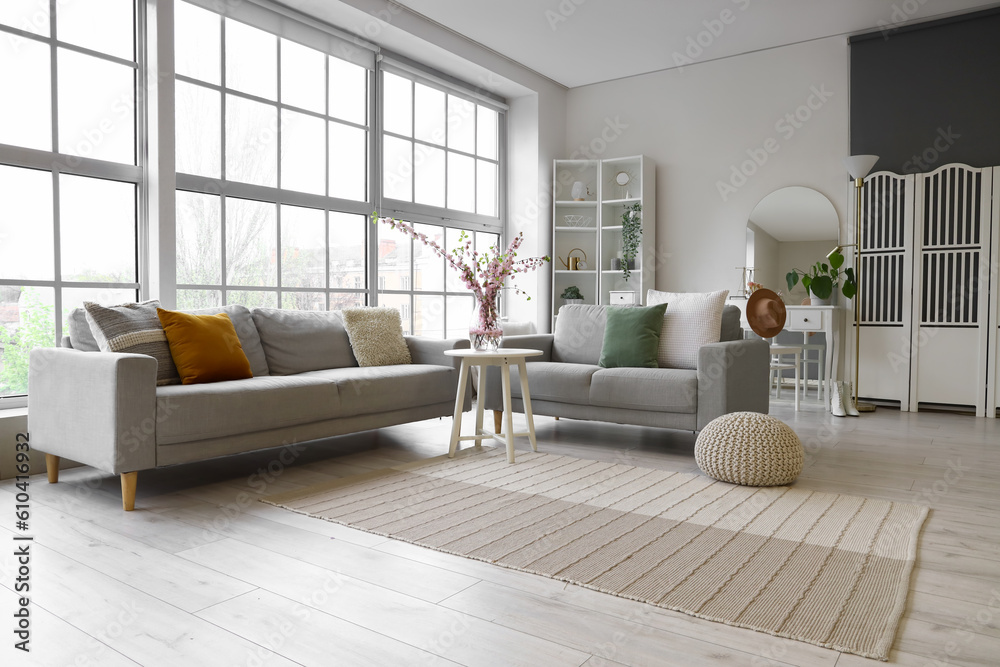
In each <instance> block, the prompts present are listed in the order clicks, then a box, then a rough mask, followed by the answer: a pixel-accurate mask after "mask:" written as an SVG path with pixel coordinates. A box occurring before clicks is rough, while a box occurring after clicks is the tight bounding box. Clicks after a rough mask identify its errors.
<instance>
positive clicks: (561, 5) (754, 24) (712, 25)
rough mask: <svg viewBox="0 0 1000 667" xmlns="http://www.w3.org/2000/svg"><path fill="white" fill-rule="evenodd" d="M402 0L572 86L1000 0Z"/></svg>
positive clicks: (920, 18) (916, 19) (965, 9)
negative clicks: (988, 0)
mask: <svg viewBox="0 0 1000 667" xmlns="http://www.w3.org/2000/svg"><path fill="white" fill-rule="evenodd" d="M348 1H349V0H348ZM396 2H397V3H399V4H401V5H403V6H405V7H407V8H408V9H410V10H412V11H414V12H416V13H418V14H421V15H423V16H424V17H426V18H429V19H431V20H432V21H434V22H436V23H438V24H440V25H442V26H444V27H446V28H448V29H450V30H452V31H454V32H456V33H459V34H461V35H465V36H466V37H468V38H469V39H471V40H473V41H475V42H478V43H480V44H482V45H484V46H486V47H488V48H490V49H492V50H494V51H496V52H498V53H500V54H502V55H503V56H505V57H507V58H509V59H511V60H514V61H516V62H518V63H520V64H522V65H524V66H526V67H528V68H530V69H532V70H534V71H536V72H538V73H539V74H542V75H544V76H546V77H548V78H549V79H552V80H553V81H556V82H558V83H560V84H562V85H564V86H567V87H569V88H574V87H577V86H584V85H587V84H591V83H597V82H600V81H608V80H610V79H619V78H623V77H627V76H634V75H636V74H643V73H646V72H653V71H657V70H662V69H667V68H672V67H676V66H678V64H681V65H688V64H692V63H698V62H704V61H707V60H716V59H719V58H726V57H729V56H734V55H738V54H742V53H749V52H752V51H758V50H761V49H769V48H773V47H777V46H784V45H787V44H793V43H796V42H803V41H808V40H812V39H819V38H823V37H830V36H834V35H849V34H857V33H861V32H866V31H869V30H872V29H879V28H881V27H883V26H884V27H889V28H891V27H893V26H896V25H902V24H905V23H913V22H919V21H926V20H928V19H931V18H940V17H942V16H947V15H952V14H957V13H964V12H968V11H970V10H974V9H980V8H984V7H989V6H994V5H996V4H997V3H996V2H995V1H994V2H985V1H984V0H541V1H540V0H492V1H488V0H396ZM907 10H912V13H910V14H908V13H907ZM699 42H700V44H699Z"/></svg>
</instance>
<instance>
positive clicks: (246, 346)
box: [73, 305, 270, 377]
mask: <svg viewBox="0 0 1000 667" xmlns="http://www.w3.org/2000/svg"><path fill="white" fill-rule="evenodd" d="M181 312H184V313H191V314H192V315H218V314H219V313H225V314H226V315H229V319H230V320H232V322H233V328H234V329H236V337H237V338H239V339H240V346H241V347H242V348H243V354H245V355H247V361H249V362H250V371H251V372H252V373H253V376H254V377H260V376H262V375H269V374H270V372H269V371H268V368H267V358H266V357H265V356H264V348H263V347H261V345H260V336H259V335H258V334H257V327H256V325H254V323H253V318H252V317H251V316H250V309H249V308H247V307H246V306H240V305H233V306H217V307H215V308H198V309H196V310H184V311H181ZM73 347H76V346H75V345H74V346H73Z"/></svg>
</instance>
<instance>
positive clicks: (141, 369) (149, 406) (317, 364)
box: [28, 306, 471, 510]
mask: <svg viewBox="0 0 1000 667" xmlns="http://www.w3.org/2000/svg"><path fill="white" fill-rule="evenodd" d="M189 312H210V313H214V312H226V313H228V314H229V316H230V319H231V320H232V321H233V324H234V326H235V328H236V332H237V335H238V336H239V339H240V344H241V345H242V347H243V351H244V352H245V354H246V355H247V359H248V360H249V361H250V366H251V370H252V371H253V375H254V377H252V378H248V379H245V380H233V381H228V382H215V383H211V384H195V385H169V386H161V387H157V386H156V365H157V364H156V360H155V359H153V358H152V357H149V356H145V355H140V354H117V353H109V352H99V351H97V344H96V341H95V340H93V337H92V335H91V334H90V332H89V327H88V326H87V325H86V320H85V319H83V315H82V311H81V312H77V313H74V314H73V315H72V316H71V318H70V327H69V330H70V336H69V337H67V338H64V340H63V343H62V345H63V347H59V348H39V349H35V350H32V352H31V357H30V362H29V363H30V369H29V379H28V382H29V390H28V428H29V430H30V433H31V444H32V447H33V448H34V449H36V450H38V451H41V452H44V453H45V454H46V462H47V466H48V471H49V481H50V482H56V481H58V467H59V458H60V457H65V458H67V459H71V460H73V461H77V462H79V463H83V464H86V465H90V466H93V467H95V468H98V469H100V470H103V471H106V472H108V473H111V474H116V475H121V477H122V504H123V507H124V508H125V509H126V510H131V509H132V508H133V506H134V502H135V484H136V478H137V473H138V472H139V471H141V470H148V469H150V468H157V467H161V466H168V465H174V464H178V463H186V462H190V461H200V460H203V459H209V458H214V457H218V456H226V455H229V454H238V453H241V452H248V451H252V450H257V449H266V448H270V447H280V446H290V445H292V444H295V443H301V442H305V441H309V440H316V439H320V438H328V437H331V436H336V435H342V434H346V433H353V432H357V431H364V430H368V429H375V428H380V427H382V426H391V425H395V424H402V423H406V422H412V421H418V420H423V419H430V418H432V417H444V416H450V415H452V414H453V413H454V407H455V391H456V387H457V385H458V368H459V365H458V364H457V363H456V360H455V359H454V358H452V357H447V356H445V355H444V351H445V350H448V349H453V348H464V347H468V346H469V341H468V340H465V339H453V340H441V339H431V338H421V337H412V336H409V337H406V343H407V346H408V347H409V350H410V355H411V357H412V360H413V363H412V364H407V365H396V366H380V367H369V368H361V367H359V366H358V363H357V360H356V359H355V358H354V354H353V353H352V351H351V346H350V341H349V339H348V336H347V331H346V329H345V328H344V324H343V320H342V318H341V316H340V313H339V312H312V311H308V312H307V311H287V310H274V309H265V308H258V309H254V310H253V312H251V311H250V310H248V309H246V308H244V307H243V306H227V307H225V308H216V309H208V310H204V311H189ZM81 321H82V324H81ZM74 348H75V349H74ZM470 403H471V399H470V397H469V396H468V395H467V396H466V401H465V409H466V410H468V409H469V406H470Z"/></svg>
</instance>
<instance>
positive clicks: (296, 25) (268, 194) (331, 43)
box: [174, 0, 376, 309]
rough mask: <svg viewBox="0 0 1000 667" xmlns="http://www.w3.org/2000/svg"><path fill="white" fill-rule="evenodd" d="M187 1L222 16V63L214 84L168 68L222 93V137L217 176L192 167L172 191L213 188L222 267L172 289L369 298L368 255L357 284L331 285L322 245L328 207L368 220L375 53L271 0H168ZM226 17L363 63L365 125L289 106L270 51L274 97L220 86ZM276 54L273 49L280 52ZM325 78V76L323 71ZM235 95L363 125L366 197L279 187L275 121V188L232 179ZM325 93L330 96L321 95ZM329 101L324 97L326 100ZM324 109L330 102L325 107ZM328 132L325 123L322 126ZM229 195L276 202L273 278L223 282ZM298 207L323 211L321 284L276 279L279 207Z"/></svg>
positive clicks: (178, 176) (279, 255)
mask: <svg viewBox="0 0 1000 667" xmlns="http://www.w3.org/2000/svg"><path fill="white" fill-rule="evenodd" d="M185 1H186V2H188V3H189V4H192V5H195V6H199V7H202V8H203V9H207V10H209V11H210V12H212V13H213V14H217V15H220V16H222V17H223V20H222V21H221V23H220V28H219V29H220V31H221V35H222V38H221V41H220V49H221V53H220V57H221V61H220V65H221V84H214V83H208V82H205V81H201V80H199V79H194V78H191V77H188V76H184V75H182V74H177V73H176V72H175V73H174V78H175V80H177V81H181V82H184V83H187V84H191V85H195V86H201V87H204V88H207V89H209V90H213V91H216V92H217V93H219V94H220V96H221V112H220V118H219V122H220V132H221V135H220V137H221V141H222V155H221V162H220V165H219V169H220V174H221V178H214V177H208V176H199V175H194V174H185V173H180V172H178V173H176V179H177V185H176V190H178V191H187V192H194V193H199V194H205V195H214V196H219V197H220V208H221V220H220V222H221V225H222V227H221V229H220V236H221V241H222V257H221V261H222V267H221V280H220V283H219V284H196V283H178V284H177V289H178V290H210V291H216V290H217V291H220V292H221V304H223V305H225V304H227V303H228V302H229V299H228V294H229V293H230V292H269V293H270V292H274V293H276V294H277V307H279V308H281V307H282V301H283V296H284V295H285V294H288V293H295V292H303V293H319V292H322V293H324V294H325V305H326V308H327V309H329V307H330V301H331V295H333V294H357V295H360V296H361V298H362V301H363V302H365V303H372V294H373V292H374V290H372V289H371V287H370V285H371V284H372V283H371V277H372V269H371V266H370V265H371V262H370V259H369V257H370V255H368V254H366V257H365V260H366V269H365V274H366V283H367V285H363V286H362V287H361V288H360V289H350V288H333V287H331V285H330V273H329V252H330V239H329V214H330V213H350V214H357V215H361V216H363V217H364V218H366V219H367V217H368V216H369V215H370V214H371V211H372V209H373V207H374V201H375V200H374V198H373V193H374V190H373V183H372V181H373V173H372V161H373V159H372V154H371V147H372V143H373V137H372V135H373V134H374V128H373V121H372V116H373V111H372V110H373V109H374V108H375V107H374V105H375V101H376V100H375V90H374V88H375V87H374V77H375V73H374V64H375V56H374V51H373V50H371V49H368V48H367V45H365V44H360V46H359V48H356V47H357V46H358V42H357V40H353V39H352V41H351V42H350V43H348V42H346V41H345V38H344V36H343V33H340V32H339V31H337V30H336V29H334V28H332V27H330V26H326V25H325V24H321V23H319V22H316V21H310V20H308V19H307V18H306V17H303V16H301V15H298V13H297V12H294V11H292V10H289V9H285V8H279V6H276V5H273V6H272V5H270V4H269V3H268V5H267V6H266V7H265V6H263V3H261V4H259V5H258V4H246V3H244V4H226V5H224V6H220V5H219V4H218V3H216V2H212V1H211V0H175V2H185ZM226 18H229V19H233V20H235V21H239V22H241V23H245V24H247V25H251V26H253V27H255V28H258V29H260V30H263V31H265V32H267V33H269V34H272V35H275V36H277V37H278V38H279V39H280V38H285V39H288V40H290V41H294V42H297V43H299V44H303V45H305V46H308V47H310V48H314V49H316V50H318V51H321V52H323V53H325V54H327V55H329V56H333V57H335V58H341V59H342V60H347V61H348V62H351V63H353V64H356V65H361V66H363V67H366V68H367V70H368V82H367V86H368V89H367V94H368V100H367V105H368V120H367V123H366V124H364V125H359V124H357V123H353V122H350V121H346V120H343V119H340V118H332V117H330V116H329V115H327V113H317V112H315V111H311V110H308V109H303V108H301V107H297V106H294V105H290V104H288V103H286V102H283V101H282V100H281V63H280V56H279V55H277V54H276V58H278V62H277V64H278V71H277V77H278V78H277V89H278V90H277V100H270V99H265V98H261V97H257V96H255V95H252V94H249V93H244V92H242V91H239V90H236V89H233V88H227V87H226V48H225V39H224V35H225V19H226ZM289 18H294V19H296V20H295V21H289V20H288V19H289ZM279 53H280V51H279ZM327 79H328V77H327ZM229 95H231V96H234V97H239V98H241V99H245V100H250V101H253V102H258V103H261V104H266V105H268V106H272V107H274V108H275V109H277V112H278V117H279V118H280V113H281V110H282V109H288V110H290V111H294V112H295V113H301V114H304V115H308V116H310V117H313V118H319V119H322V120H323V121H324V126H327V122H328V121H332V122H337V123H342V124H344V125H349V126H351V127H357V128H362V129H364V130H365V132H366V133H367V137H368V140H367V150H368V175H367V176H368V178H367V181H368V188H367V198H366V200H365V201H356V200H350V199H341V198H338V197H332V196H328V195H319V194H313V193H306V192H299V191H296V190H286V189H284V188H282V187H280V184H281V182H282V179H281V132H282V129H281V123H280V122H279V123H278V127H277V131H276V138H275V143H276V159H277V164H276V170H277V171H276V183H278V184H279V187H271V186H264V185H254V184H250V183H243V182H239V181H231V180H228V179H227V178H226V156H225V137H226V98H227V96H229ZM327 98H329V96H327ZM327 104H329V100H327ZM327 112H329V109H327ZM327 131H328V130H327ZM323 139H324V142H325V144H326V148H325V151H326V155H325V159H326V161H327V163H328V162H329V157H330V156H329V150H330V148H329V141H328V140H327V135H326V133H324V137H323ZM229 198H235V199H247V200H252V201H259V202H265V203H268V204H276V205H278V208H277V212H276V215H277V223H276V224H277V228H276V230H275V233H276V245H277V249H278V251H277V257H276V267H275V270H276V276H275V282H274V285H264V286H252V285H230V284H227V275H226V274H227V268H228V267H227V266H226V248H225V242H226V241H225V239H226V224H227V220H226V201H227V200H228V199H229ZM282 205H288V206H300V207H304V208H310V209H317V210H322V211H323V212H324V216H325V223H326V225H327V237H328V238H327V244H326V265H327V271H326V279H325V285H324V286H323V287H288V286H285V285H283V284H282V275H281V258H282V251H281V206H282ZM365 229H366V233H365V243H366V247H367V246H370V245H371V243H372V234H371V230H370V229H369V228H368V226H367V225H366V227H365Z"/></svg>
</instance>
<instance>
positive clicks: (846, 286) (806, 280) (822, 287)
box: [785, 250, 858, 306]
mask: <svg viewBox="0 0 1000 667" xmlns="http://www.w3.org/2000/svg"><path fill="white" fill-rule="evenodd" d="M827 259H828V260H830V263H829V264H827V263H826V262H824V261H822V260H820V261H818V262H816V263H815V264H813V265H812V268H811V269H809V271H808V272H806V271H802V270H801V269H792V270H791V271H789V272H788V274H787V275H785V282H787V283H788V291H789V292H790V291H792V289H794V287H795V286H796V285H797V284H798V282H799V276H802V286H803V287H805V288H806V293H807V294H809V296H810V298H811V299H813V300H814V301H818V302H819V303H813V305H814V306H818V305H829V303H830V297H831V296H832V295H833V290H834V289H835V288H836V287H838V286H840V291H841V293H843V295H844V296H845V297H847V298H848V299H853V298H854V295H855V294H857V293H858V281H857V278H856V276H855V275H854V269H853V268H852V267H847V268H846V269H844V270H843V271H841V270H840V267H841V266H843V265H844V256H843V255H842V254H841V253H840V251H839V250H834V251H833V252H831V253H830V254H829V255H827Z"/></svg>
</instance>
